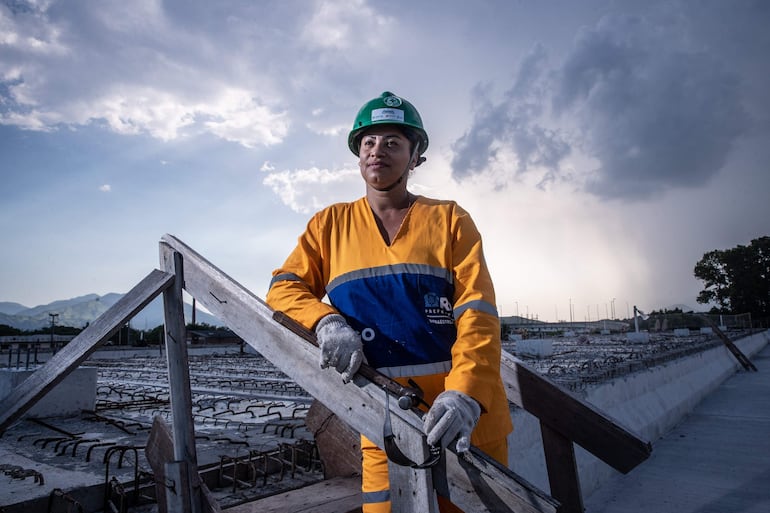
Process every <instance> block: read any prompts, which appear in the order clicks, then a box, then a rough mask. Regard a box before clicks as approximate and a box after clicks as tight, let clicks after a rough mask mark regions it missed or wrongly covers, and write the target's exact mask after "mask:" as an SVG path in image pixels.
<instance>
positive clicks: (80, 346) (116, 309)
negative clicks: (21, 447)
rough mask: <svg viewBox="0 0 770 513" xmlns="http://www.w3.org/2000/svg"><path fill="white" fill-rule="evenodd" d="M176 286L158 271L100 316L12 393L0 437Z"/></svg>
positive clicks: (0, 407) (1, 412)
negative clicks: (116, 333) (98, 349)
mask: <svg viewBox="0 0 770 513" xmlns="http://www.w3.org/2000/svg"><path fill="white" fill-rule="evenodd" d="M173 282H174V275H173V274H167V273H164V272H163V271H159V270H157V269H156V270H154V271H152V272H151V273H150V274H148V275H147V277H145V278H144V279H143V280H142V281H141V282H139V284H138V285H136V286H135V287H134V288H133V289H131V290H130V291H129V292H128V293H127V294H126V295H125V296H123V297H122V298H120V299H119V300H118V302H117V303H115V304H114V305H112V306H111V307H110V308H109V309H107V311H106V312H104V313H103V314H102V315H100V316H99V317H98V318H97V319H96V320H95V321H94V322H92V323H91V324H90V325H89V326H88V327H87V328H86V329H84V330H83V331H82V332H80V334H79V335H78V336H77V337H75V338H73V339H72V340H71V341H70V342H69V344H67V345H66V346H64V347H63V348H62V349H61V350H60V351H59V352H57V353H56V354H55V355H53V356H52V357H51V359H50V360H48V362H46V363H45V365H43V366H42V367H40V368H39V369H38V370H36V371H35V372H34V373H32V374H31V375H30V376H29V377H28V378H27V379H26V380H24V381H23V382H22V383H19V385H18V386H17V387H16V388H14V389H13V391H11V393H10V394H9V395H8V396H7V397H6V398H5V399H4V400H3V401H2V403H0V433H3V432H4V431H5V430H6V429H7V428H8V427H9V426H10V425H11V424H12V423H13V422H15V421H16V420H18V419H20V418H21V416H22V415H24V413H26V412H27V410H29V409H30V408H32V406H34V405H35V403H36V402H37V401H39V400H40V399H42V398H43V397H44V396H45V394H47V393H48V392H49V391H50V390H51V389H52V388H53V387H55V386H56V385H58V384H59V383H60V382H61V381H62V380H63V379H64V378H65V377H67V375H68V374H69V373H70V372H71V371H72V370H73V369H76V368H77V367H78V366H79V365H80V364H81V363H83V362H84V361H85V360H86V359H87V358H88V357H89V356H90V355H91V353H93V352H94V351H95V350H96V349H97V348H98V347H99V346H100V345H102V344H103V343H104V342H105V341H107V340H108V339H109V338H110V337H111V336H112V335H114V334H115V332H117V331H118V330H119V329H120V328H121V327H122V326H123V325H124V324H126V323H127V322H128V321H129V320H130V319H131V318H132V317H134V316H135V315H136V314H137V313H139V312H140V311H141V310H142V309H143V308H144V307H145V306H147V304H148V303H149V302H150V301H152V300H153V299H155V297H156V296H157V295H158V294H160V293H161V292H163V291H164V290H166V289H167V288H168V287H169V286H170V285H171V284H172V283H173Z"/></svg>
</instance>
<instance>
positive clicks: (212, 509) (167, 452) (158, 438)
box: [145, 415, 222, 513]
mask: <svg viewBox="0 0 770 513" xmlns="http://www.w3.org/2000/svg"><path fill="white" fill-rule="evenodd" d="M145 455H146V456H147V462H148V463H149V464H150V468H151V469H152V473H153V476H154V477H155V497H156V498H157V502H158V513H166V512H167V511H168V510H167V507H166V463H170V462H173V461H174V440H173V439H172V436H171V428H169V426H168V424H166V422H165V421H164V420H163V417H161V416H159V415H158V416H156V417H155V418H154V419H153V422H152V429H150V435H149V436H148V437H147V445H146V447H145ZM192 478H193V486H200V490H201V498H202V502H203V511H204V513H221V511H222V509H221V508H220V507H219V503H218V502H217V500H216V499H215V498H214V495H213V494H212V493H211V491H210V490H209V487H208V486H206V483H204V482H203V480H201V479H200V476H199V475H198V474H195V475H193V476H192Z"/></svg>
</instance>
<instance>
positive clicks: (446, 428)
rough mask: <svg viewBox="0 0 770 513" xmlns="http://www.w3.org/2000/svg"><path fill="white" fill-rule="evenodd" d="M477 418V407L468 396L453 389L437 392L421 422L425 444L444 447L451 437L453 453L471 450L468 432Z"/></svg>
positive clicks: (471, 429) (474, 424)
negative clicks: (455, 443)
mask: <svg viewBox="0 0 770 513" xmlns="http://www.w3.org/2000/svg"><path fill="white" fill-rule="evenodd" d="M479 415H481V406H479V403H477V402H476V400H475V399H473V398H472V397H470V396H468V395H465V394H463V393H462V392H458V391H457V390H445V391H443V392H441V393H440V394H439V395H438V397H436V400H435V401H433V406H431V407H430V409H429V410H428V413H427V414H426V415H425V418H424V419H423V427H422V429H423V431H425V434H426V435H427V437H428V439H427V442H428V445H432V446H436V445H439V444H440V445H441V447H442V448H444V447H447V446H448V445H449V443H450V442H451V441H452V440H454V439H455V438H457V437H459V438H458V440H457V446H456V448H457V452H465V451H467V450H468V449H470V447H471V432H472V431H473V428H475V427H476V423H477V422H478V421H479Z"/></svg>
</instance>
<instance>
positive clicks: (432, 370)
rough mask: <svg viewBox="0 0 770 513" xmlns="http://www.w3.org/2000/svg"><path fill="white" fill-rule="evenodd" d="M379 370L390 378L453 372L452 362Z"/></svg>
mask: <svg viewBox="0 0 770 513" xmlns="http://www.w3.org/2000/svg"><path fill="white" fill-rule="evenodd" d="M377 370H378V371H380V372H381V373H383V374H385V375H386V376H387V377H389V378H406V377H414V376H430V375H431V374H446V373H447V372H449V371H450V370H452V361H451V360H447V361H445V362H436V363H424V364H422V365H402V366H399V367H380V368H378V369H377Z"/></svg>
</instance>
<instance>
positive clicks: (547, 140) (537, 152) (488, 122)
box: [452, 46, 569, 179]
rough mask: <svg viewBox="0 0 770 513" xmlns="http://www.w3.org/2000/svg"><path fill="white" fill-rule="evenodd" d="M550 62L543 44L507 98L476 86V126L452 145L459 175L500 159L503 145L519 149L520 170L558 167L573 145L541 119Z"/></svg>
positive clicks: (517, 170) (454, 167) (455, 171)
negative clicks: (496, 98)
mask: <svg viewBox="0 0 770 513" xmlns="http://www.w3.org/2000/svg"><path fill="white" fill-rule="evenodd" d="M544 66H545V52H544V50H543V48H542V47H540V46H537V47H535V48H534V49H533V50H532V51H531V52H530V53H529V55H528V56H527V57H526V58H525V59H524V61H523V63H522V65H521V67H520V69H519V72H518V74H517V77H518V78H517V80H516V82H515V83H514V84H513V87H511V89H510V90H509V91H507V92H506V93H505V94H504V97H503V99H502V101H500V102H498V103H495V102H494V101H493V100H491V98H490V96H491V94H490V92H489V90H488V89H487V88H485V87H483V86H477V87H476V88H475V89H474V109H475V111H476V112H475V116H474V121H473V126H472V127H471V129H470V130H469V131H468V132H466V133H465V134H464V135H463V136H462V137H461V138H460V139H458V140H457V141H456V142H455V143H454V144H453V146H452V149H453V150H454V152H455V156H454V158H453V159H452V174H453V176H454V177H455V178H457V179H462V178H463V177H465V176H468V175H471V174H474V173H477V172H479V171H482V170H484V169H485V168H486V167H487V166H488V165H489V164H490V163H491V162H492V161H494V160H495V159H496V158H497V156H498V150H497V149H496V148H498V147H499V146H507V147H508V148H510V149H512V150H513V151H514V152H515V153H516V156H517V158H518V162H517V163H516V165H515V168H514V169H513V170H514V171H515V173H524V172H526V171H527V170H528V169H530V167H532V166H542V167H544V168H546V169H547V170H549V171H555V170H557V169H558V165H559V162H560V161H561V160H562V159H563V158H564V157H565V156H566V155H567V154H568V153H569V146H568V145H567V144H566V142H565V141H563V140H562V139H561V137H560V136H559V134H558V133H557V132H555V131H553V130H549V129H547V128H545V127H543V126H541V125H539V124H538V123H537V119H538V118H539V117H540V116H541V114H542V111H543V105H542V96H543V91H542V87H543V86H544V82H543V72H544V71H543V70H544Z"/></svg>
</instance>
